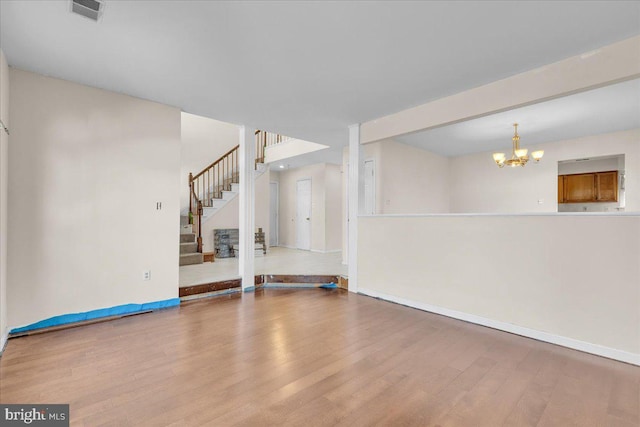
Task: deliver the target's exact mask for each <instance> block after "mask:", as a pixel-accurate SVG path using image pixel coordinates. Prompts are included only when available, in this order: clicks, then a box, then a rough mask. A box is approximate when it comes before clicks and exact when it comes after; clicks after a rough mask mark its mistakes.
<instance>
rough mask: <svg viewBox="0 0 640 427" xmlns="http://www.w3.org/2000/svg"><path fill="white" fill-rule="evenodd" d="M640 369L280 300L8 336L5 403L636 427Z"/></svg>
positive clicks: (217, 419)
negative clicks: (17, 336) (18, 336)
mask: <svg viewBox="0 0 640 427" xmlns="http://www.w3.org/2000/svg"><path fill="white" fill-rule="evenodd" d="M639 393H640V368H639V367H636V366H631V365H626V364H624V363H619V362H615V361H612V360H608V359H604V358H599V357H596V356H593V355H588V354H585V353H580V352H577V351H573V350H569V349H565V348H562V347H558V346H554V345H550V344H545V343H541V342H537V341H534V340H530V339H527V338H523V337H519V336H516V335H512V334H508V333H503V332H500V331H496V330H493V329H489V328H484V327H481V326H477V325H472V324H469V323H465V322H461V321H458V320H454V319H450V318H446V317H443V316H438V315H435V314H431V313H426V312H422V311H419V310H415V309H411V308H407V307H403V306H401V305H397V304H391V303H387V302H384V301H379V300H376V299H373V298H369V297H364V296H360V295H355V294H352V293H348V292H346V291H344V290H341V289H333V290H331V289H308V290H289V289H283V290H279V289H278V290H276V289H264V290H258V291H256V292H255V293H251V294H236V295H228V296H223V297H218V298H211V299H203V300H197V301H190V302H187V303H184V304H183V305H181V306H180V307H179V308H175V309H168V310H162V311H158V312H154V313H149V314H144V315H140V316H133V317H128V318H122V319H116V320H112V321H109V322H104V323H96V324H92V325H87V326H82V327H78V328H72V329H66V330H58V331H53V332H48V333H44V334H39V335H32V336H26V337H20V338H15V339H11V340H10V341H9V343H8V345H7V348H6V350H5V352H4V355H3V356H2V358H0V401H1V402H2V403H45V402H46V403H69V404H70V405H71V425H74V426H83V425H86V426H92V427H93V426H103V425H104V426H181V427H183V426H203V425H212V426H227V425H240V426H254V425H261V426H263V425H265V426H268V425H277V426H300V425H303V426H333V425H343V426H370V425H381V426H388V425H393V426H403V425H407V426H413V425H420V426H422V425H433V426H435V425H438V426H474V427H476V426H497V425H507V426H558V425H561V426H571V425H576V426H578V425H579V426H589V425H594V426H595V425H603V426H620V427H625V426H637V425H640V399H639Z"/></svg>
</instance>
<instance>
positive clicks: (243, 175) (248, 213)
mask: <svg viewBox="0 0 640 427" xmlns="http://www.w3.org/2000/svg"><path fill="white" fill-rule="evenodd" d="M238 157H239V159H238V160H239V162H238V163H239V169H240V193H239V197H240V199H239V205H240V206H239V213H240V218H239V226H240V236H239V240H240V254H239V259H238V261H239V263H238V265H239V274H240V277H241V278H242V290H243V291H246V290H247V288H250V289H253V287H254V286H255V279H254V277H255V273H254V260H255V259H254V247H255V235H254V233H255V228H256V227H255V221H256V210H255V178H254V170H255V164H256V143H255V131H254V129H253V128H252V127H247V126H240V148H239V153H238Z"/></svg>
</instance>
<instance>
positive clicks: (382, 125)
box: [360, 36, 640, 144]
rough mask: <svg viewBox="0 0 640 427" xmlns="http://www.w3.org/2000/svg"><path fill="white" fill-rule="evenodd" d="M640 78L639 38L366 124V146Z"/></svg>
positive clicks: (362, 131) (363, 133) (363, 132)
mask: <svg viewBox="0 0 640 427" xmlns="http://www.w3.org/2000/svg"><path fill="white" fill-rule="evenodd" d="M638 77H640V36H636V37H632V38H630V39H626V40H623V41H620V42H617V43H614V44H611V45H608V46H605V47H602V48H600V49H597V50H594V51H591V52H587V53H584V54H582V55H577V56H573V57H570V58H567V59H564V60H562V61H559V62H555V63H552V64H549V65H545V66H543V67H540V68H537V69H535V70H531V71H527V72H524V73H521V74H516V75H515V76H511V77H507V78H505V79H502V80H498V81H496V82H493V83H489V84H486V85H484V86H479V87H477V88H474V89H470V90H467V91H464V92H460V93H457V94H455V95H451V96H448V97H445V98H440V99H438V100H435V101H432V102H429V103H427V104H422V105H419V106H417V107H413V108H409V109H407V110H403V111H400V112H398V113H395V114H391V115H388V116H385V117H381V118H379V119H376V120H371V121H368V122H365V123H362V125H361V126H360V141H361V143H362V144H366V143H369V142H374V141H379V140H382V139H387V138H393V137H396V136H400V135H406V134H409V133H413V132H419V131H423V130H427V129H432V128H436V127H440V126H445V125H449V124H453V123H458V122H462V121H466V120H470V119H474V118H478V117H482V116H487V115H490V114H495V113H499V112H502V111H507V110H511V109H514V108H518V107H523V106H526V105H532V104H537V103H539V102H543V101H548V100H550V99H555V98H560V97H563V96H567V95H572V94H575V93H579V92H583V91H586V90H590V89H595V88H598V87H602V86H607V85H610V84H614V83H619V82H622V81H626V80H631V79H634V78H638Z"/></svg>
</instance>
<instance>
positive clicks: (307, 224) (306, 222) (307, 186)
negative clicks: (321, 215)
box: [296, 179, 311, 251]
mask: <svg viewBox="0 0 640 427" xmlns="http://www.w3.org/2000/svg"><path fill="white" fill-rule="evenodd" d="M296 247H297V248H298V249H304V250H307V251H308V250H309V249H311V180H310V179H302V180H300V181H298V182H297V184H296Z"/></svg>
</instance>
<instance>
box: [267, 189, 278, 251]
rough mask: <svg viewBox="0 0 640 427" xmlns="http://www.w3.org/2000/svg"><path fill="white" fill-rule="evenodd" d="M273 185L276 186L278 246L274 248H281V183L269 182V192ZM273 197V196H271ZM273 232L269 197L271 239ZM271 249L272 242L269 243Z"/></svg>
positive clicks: (276, 234)
mask: <svg viewBox="0 0 640 427" xmlns="http://www.w3.org/2000/svg"><path fill="white" fill-rule="evenodd" d="M271 184H275V185H276V202H277V206H276V232H275V237H276V244H275V245H273V246H280V182H278V181H269V190H271ZM269 196H271V195H269ZM273 235H274V233H273V230H271V197H269V239H271V236H273ZM269 247H271V242H269Z"/></svg>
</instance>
